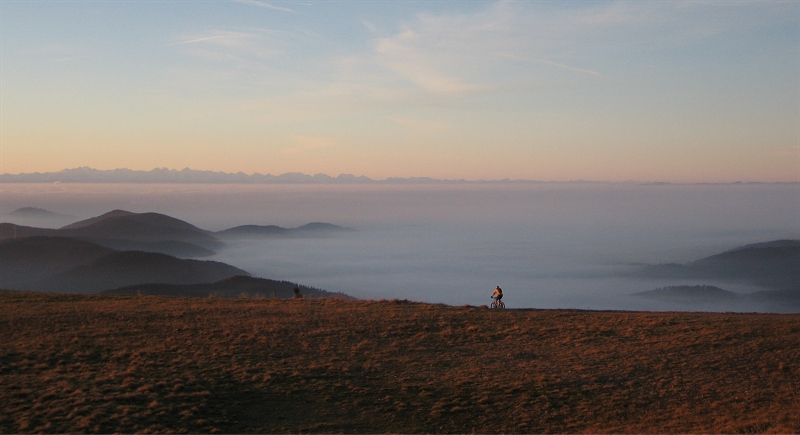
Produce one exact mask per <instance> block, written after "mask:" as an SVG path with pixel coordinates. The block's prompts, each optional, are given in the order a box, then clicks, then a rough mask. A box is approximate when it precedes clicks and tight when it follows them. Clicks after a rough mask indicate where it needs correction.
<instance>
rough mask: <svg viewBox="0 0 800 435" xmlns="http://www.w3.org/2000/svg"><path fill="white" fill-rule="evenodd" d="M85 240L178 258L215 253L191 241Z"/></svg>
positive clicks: (118, 248) (121, 249) (115, 247)
mask: <svg viewBox="0 0 800 435" xmlns="http://www.w3.org/2000/svg"><path fill="white" fill-rule="evenodd" d="M86 241H88V242H92V243H96V244H98V245H100V246H105V247H107V248H111V249H115V250H117V251H143V252H160V253H162V254H167V255H171V256H173V257H178V258H199V257H210V256H212V255H214V254H215V252H214V251H212V250H210V249H206V248H202V247H200V246H197V245H193V244H191V243H186V242H178V241H175V240H163V241H154V242H140V241H136V240H125V239H95V238H88V239H86Z"/></svg>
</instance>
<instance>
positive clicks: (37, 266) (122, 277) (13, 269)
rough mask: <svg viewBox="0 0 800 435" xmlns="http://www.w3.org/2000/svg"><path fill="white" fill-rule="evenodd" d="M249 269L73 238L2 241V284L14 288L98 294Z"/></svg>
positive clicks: (216, 277) (212, 278)
mask: <svg viewBox="0 0 800 435" xmlns="http://www.w3.org/2000/svg"><path fill="white" fill-rule="evenodd" d="M247 274H248V273H247V272H245V271H243V270H241V269H239V268H236V267H233V266H230V265H227V264H225V263H220V262H216V261H198V260H184V259H179V258H176V257H173V256H169V255H166V254H161V253H155V252H140V251H115V250H113V249H110V248H107V247H104V246H100V245H98V244H96V243H91V242H88V241H85V240H79V239H72V238H68V237H41V236H36V237H25V238H18V239H7V240H2V241H0V287H2V288H9V289H19V290H41V291H58V292H74V293H92V292H99V291H102V290H108V289H114V288H117V287H122V286H126V285H134V284H143V283H171V284H197V283H210V282H215V281H218V280H220V279H222V278H225V277H228V276H232V275H247Z"/></svg>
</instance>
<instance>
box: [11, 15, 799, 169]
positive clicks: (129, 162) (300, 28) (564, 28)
mask: <svg viewBox="0 0 800 435" xmlns="http://www.w3.org/2000/svg"><path fill="white" fill-rule="evenodd" d="M0 26H1V27H0V173H20V172H49V171H58V170H61V169H65V168H75V167H80V166H89V167H93V168H96V169H115V168H130V169H138V170H150V169H153V168H156V167H167V168H171V169H182V168H186V167H188V168H192V169H198V170H213V171H224V172H239V171H242V172H245V173H248V174H249V173H256V172H257V173H261V174H267V173H271V174H276V175H277V174H282V173H286V172H303V173H307V174H316V173H324V174H328V175H331V176H337V175H339V174H342V173H348V174H355V175H366V176H368V177H371V178H375V179H383V178H388V177H417V176H427V177H434V178H446V179H468V180H478V179H503V178H511V179H529V180H553V181H566V180H597V181H601V180H602V181H627V180H636V181H663V182H734V181H743V182H749V181H764V182H797V181H800V2H798V1H742V2H738V1H713V2H706V1H561V2H548V1H499V2H493V1H318V0H307V1H302V2H301V1H285V2H281V1H269V2H268V1H257V0H238V1H235V0H233V1H168V0H165V1H110V0H109V1H70V0H62V1H29V0H26V1H7V0H0Z"/></svg>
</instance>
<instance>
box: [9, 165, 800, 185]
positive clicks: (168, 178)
mask: <svg viewBox="0 0 800 435" xmlns="http://www.w3.org/2000/svg"><path fill="white" fill-rule="evenodd" d="M0 183H84V184H92V183H97V184H103V183H111V184H114V183H131V184H159V183H162V184H513V183H519V184H525V183H531V184H538V183H541V184H558V183H596V184H639V185H739V184H800V180H798V181H758V180H757V181H753V180H750V181H740V180H737V181H728V182H725V181H695V182H675V181H653V180H651V181H643V180H624V181H612V180H586V179H571V180H535V179H512V178H503V179H464V178H457V179H455V178H434V177H428V176H414V177H388V178H384V179H374V178H370V177H367V176H365V175H353V174H347V173H341V174H339V175H338V176H335V177H334V176H330V175H327V174H323V173H317V174H314V175H310V174H306V173H303V172H285V173H283V174H279V175H272V174H270V173H267V174H261V173H259V172H253V173H250V174H247V173H244V172H242V171H239V172H224V171H212V170H203V169H191V168H188V167H186V168H183V169H170V168H167V167H156V168H153V169H151V170H149V171H148V170H141V169H129V168H116V169H95V168H92V167H89V166H80V167H76V168H66V169H62V170H59V171H51V172H20V173H16V174H13V173H0Z"/></svg>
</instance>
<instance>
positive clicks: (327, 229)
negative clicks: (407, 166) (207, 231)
mask: <svg viewBox="0 0 800 435" xmlns="http://www.w3.org/2000/svg"><path fill="white" fill-rule="evenodd" d="M350 231H355V230H353V229H352V228H346V227H340V226H338V225H333V224H329V223H324V222H312V223H309V224H305V225H303V226H300V227H297V228H283V227H279V226H277V225H240V226H238V227H233V228H228V229H226V230H222V231H217V232H216V233H214V234H215V235H217V236H219V237H222V238H226V239H247V238H268V237H298V238H300V237H326V236H331V235H335V234H340V233H346V232H350Z"/></svg>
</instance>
